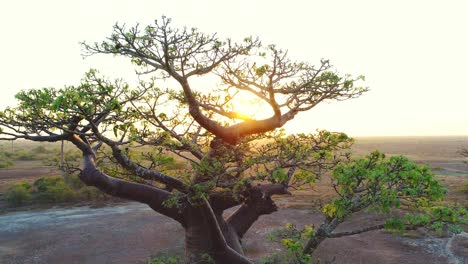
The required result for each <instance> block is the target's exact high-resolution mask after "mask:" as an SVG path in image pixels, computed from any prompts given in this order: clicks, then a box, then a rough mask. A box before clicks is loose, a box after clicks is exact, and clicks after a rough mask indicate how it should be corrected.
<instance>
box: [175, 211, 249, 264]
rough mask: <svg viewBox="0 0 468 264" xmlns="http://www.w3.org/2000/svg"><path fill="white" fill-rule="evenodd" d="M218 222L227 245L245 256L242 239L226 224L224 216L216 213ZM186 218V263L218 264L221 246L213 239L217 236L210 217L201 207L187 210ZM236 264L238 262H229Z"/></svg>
mask: <svg viewBox="0 0 468 264" xmlns="http://www.w3.org/2000/svg"><path fill="white" fill-rule="evenodd" d="M215 215H216V220H217V221H218V224H219V227H220V229H221V231H222V233H223V235H224V239H225V240H226V243H227V245H228V246H229V247H230V248H231V249H232V250H234V251H235V252H237V253H238V254H239V255H242V256H243V255H244V251H243V249H242V245H241V243H240V238H239V236H238V235H237V233H236V231H235V230H234V228H233V227H232V226H231V225H229V224H228V223H226V221H225V220H224V219H223V217H222V215H221V214H219V213H216V214H215ZM184 218H185V262H186V263H213V262H211V261H215V262H214V263H218V261H216V259H218V258H219V256H218V255H220V252H219V251H218V249H219V248H220V247H221V245H218V244H216V243H219V242H217V241H216V240H213V239H212V237H213V236H214V235H215V234H214V231H213V226H211V224H210V222H209V221H208V216H207V215H206V213H205V212H204V211H203V210H201V208H199V207H190V208H186V210H185V213H184ZM229 263H236V262H229Z"/></svg>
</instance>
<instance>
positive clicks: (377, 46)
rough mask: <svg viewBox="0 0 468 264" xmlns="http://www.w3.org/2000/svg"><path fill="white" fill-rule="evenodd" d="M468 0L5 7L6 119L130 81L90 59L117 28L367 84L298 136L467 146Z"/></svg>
mask: <svg viewBox="0 0 468 264" xmlns="http://www.w3.org/2000/svg"><path fill="white" fill-rule="evenodd" d="M467 12H468V1H464V0H460V1H453V0H444V1H442V0H440V1H431V0H425V1H415V0H411V1H410V0H406V1H395V0H393V1H378V0H369V1H350V0H342V1H330V0H328V1H310V0H309V1H294V0H288V1H272V0H270V1H255V0H246V1H244V0H242V1H239V0H237V1H221V0H218V1H204V0H197V1H189V0H187V1H174V0H171V1H167V0H165V1H159V0H158V1H156V0H151V1H136V0H133V1H116V0H110V1H103V0H99V1H88V0H86V1H85V0H80V1H63V0H59V1H46V0H41V1H37V0H31V1H21V0H15V1H2V2H1V3H0V34H1V39H0V40H1V41H0V52H1V55H0V56H1V58H0V76H1V82H0V91H1V96H0V108H2V109H3V108H4V107H5V106H7V105H11V104H12V103H13V102H14V94H16V93H17V92H18V91H20V90H21V89H29V88H41V87H45V86H47V87H50V86H53V87H58V88H60V87H62V86H64V85H66V84H77V83H78V81H79V80H80V79H81V78H82V76H83V73H84V72H85V71H87V70H88V69H89V68H97V69H99V70H101V72H103V73H105V74H107V75H109V76H111V77H121V76H124V77H126V78H130V77H128V76H132V74H133V69H132V67H131V66H129V64H127V63H126V62H125V61H124V60H122V59H117V58H113V57H112V56H107V57H106V56H94V57H91V58H87V59H85V60H83V58H82V57H81V47H80V45H79V42H80V41H88V42H94V41H100V40H103V39H104V38H105V37H107V36H109V34H110V32H111V30H112V25H113V24H114V23H115V22H125V23H127V24H128V25H134V23H136V22H139V23H140V24H142V25H146V24H148V23H151V21H152V20H154V19H157V18H160V17H161V15H166V16H168V17H171V18H172V19H173V21H174V24H175V25H179V26H189V27H197V28H198V29H199V30H201V31H203V32H206V33H214V32H218V34H219V35H220V36H222V37H232V38H234V39H241V38H243V37H245V36H250V35H252V36H258V37H259V38H260V39H261V40H262V42H263V43H265V44H269V43H274V44H277V46H279V47H281V48H284V49H288V50H289V54H290V55H291V56H292V57H294V58H297V59H300V60H306V61H309V62H313V63H318V62H319V60H320V59H321V58H326V59H330V61H331V63H332V64H333V65H334V66H335V67H336V69H338V70H339V71H340V72H341V73H351V74H354V75H361V74H362V75H365V76H366V85H367V86H369V88H370V89H371V91H370V92H368V93H367V94H365V95H363V96H362V97H360V98H358V99H354V100H351V101H346V102H333V103H329V104H324V105H319V106H317V107H316V108H315V109H313V110H311V111H310V112H308V113H303V114H301V115H299V117H298V118H296V119H295V120H294V121H293V122H292V123H291V124H289V125H288V126H287V129H288V130H289V131H296V132H308V131H314V130H315V129H317V128H320V129H328V130H332V131H343V132H346V133H348V134H350V135H352V136H366V135H367V136H368V135H468V80H467V79H468V15H467Z"/></svg>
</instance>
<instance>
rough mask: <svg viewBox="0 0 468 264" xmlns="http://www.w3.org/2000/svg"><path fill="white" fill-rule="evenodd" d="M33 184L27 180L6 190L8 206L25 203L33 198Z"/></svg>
mask: <svg viewBox="0 0 468 264" xmlns="http://www.w3.org/2000/svg"><path fill="white" fill-rule="evenodd" d="M30 189H31V185H30V184H29V183H27V182H22V183H17V184H14V185H13V186H11V187H10V188H8V190H7V191H6V192H5V200H6V202H7V204H8V206H20V205H24V204H26V203H27V202H29V201H30V200H31V192H30Z"/></svg>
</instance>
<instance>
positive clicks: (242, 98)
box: [231, 91, 270, 119]
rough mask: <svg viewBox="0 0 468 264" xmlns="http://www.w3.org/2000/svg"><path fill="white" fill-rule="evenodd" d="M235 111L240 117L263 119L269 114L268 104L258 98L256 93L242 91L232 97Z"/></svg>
mask: <svg viewBox="0 0 468 264" xmlns="http://www.w3.org/2000/svg"><path fill="white" fill-rule="evenodd" d="M231 103H232V108H233V111H234V112H235V113H236V114H237V116H238V117H239V118H240V119H262V118H266V117H268V116H269V114H270V111H269V110H268V105H266V104H265V103H263V102H261V101H259V100H257V99H256V98H255V96H254V95H252V94H251V93H248V92H244V91H240V92H239V93H238V94H236V96H235V97H234V98H233V99H232V101H231Z"/></svg>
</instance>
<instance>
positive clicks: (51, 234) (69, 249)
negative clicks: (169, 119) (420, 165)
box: [0, 203, 468, 264]
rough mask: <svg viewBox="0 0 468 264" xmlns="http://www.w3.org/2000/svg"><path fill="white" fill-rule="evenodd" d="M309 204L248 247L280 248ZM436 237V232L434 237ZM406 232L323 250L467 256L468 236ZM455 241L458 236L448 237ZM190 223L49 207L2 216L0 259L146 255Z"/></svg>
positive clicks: (354, 255) (418, 257)
mask: <svg viewBox="0 0 468 264" xmlns="http://www.w3.org/2000/svg"><path fill="white" fill-rule="evenodd" d="M320 220H321V219H320V216H319V214H317V213H315V212H314V211H312V210H309V209H291V208H286V209H281V210H280V211H279V212H276V213H274V214H272V215H269V216H264V217H262V218H261V219H260V220H259V221H258V222H257V223H256V224H255V225H254V227H253V228H252V229H251V230H250V231H249V232H248V233H247V234H246V237H245V240H244V246H245V248H246V252H247V254H248V255H249V256H250V257H252V258H258V257H260V256H264V255H266V254H268V253H271V252H275V251H277V250H279V249H280V246H279V245H277V244H271V243H270V242H267V241H266V239H265V236H266V234H268V233H269V232H270V231H271V230H273V229H275V228H277V227H279V226H284V224H286V223H288V222H292V223H294V224H297V225H303V224H305V223H307V224H310V223H316V224H318V223H319V222H320ZM372 221H373V220H370V218H369V216H368V215H360V216H356V217H354V219H352V221H351V222H350V223H349V224H347V225H346V226H344V227H343V228H344V229H346V228H349V227H350V226H353V225H355V224H356V223H359V224H370V223H372ZM430 239H431V238H430ZM430 239H429V240H428V239H423V238H420V236H419V235H417V234H416V235H415V236H414V238H409V237H398V236H393V235H391V234H388V233H386V232H383V231H374V232H369V233H366V234H361V235H354V236H349V237H346V238H338V239H329V240H326V241H325V242H324V243H323V244H322V245H321V246H320V247H319V249H318V250H317V252H316V257H318V258H320V259H321V260H331V259H333V257H336V262H335V263H341V264H347V263H348V264H351V263H352V264H356V263H368V264H372V263H375V264H390V263H408V264H409V263H412V264H419V263H420V264H426V263H435V264H437V263H440V264H442V263H458V264H461V263H466V262H465V261H468V252H466V245H467V244H468V238H467V237H466V236H462V235H459V236H458V237H456V238H454V239H452V240H450V239H449V238H432V242H431V240H430ZM448 242H450V243H449V244H448ZM183 243H184V242H183V230H182V228H181V227H180V226H179V225H178V224H177V223H176V222H174V221H172V220H170V219H168V218H166V217H163V216H161V215H158V214H157V213H154V212H153V211H151V209H149V208H148V207H147V206H145V205H140V204H136V203H129V204H124V205H118V206H113V207H104V208H97V209H93V208H89V207H78V208H69V209H63V208H62V209H49V210H41V211H30V212H18V213H9V214H5V215H1V216H0V263H6V264H11V263H25V264H26V263H50V264H54V263H96V264H97V263H146V261H147V259H148V257H149V256H150V255H154V254H157V253H168V254H181V252H182V248H183Z"/></svg>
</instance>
